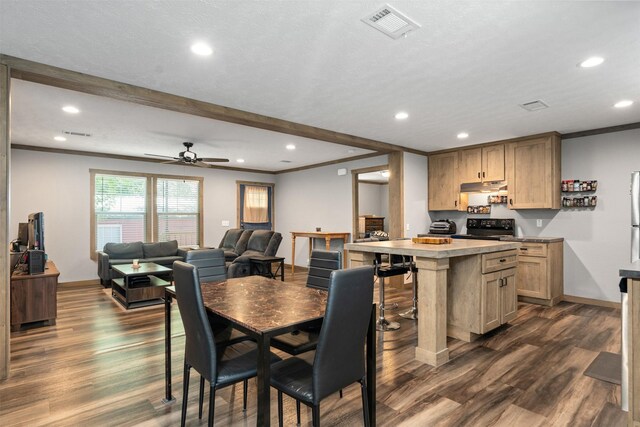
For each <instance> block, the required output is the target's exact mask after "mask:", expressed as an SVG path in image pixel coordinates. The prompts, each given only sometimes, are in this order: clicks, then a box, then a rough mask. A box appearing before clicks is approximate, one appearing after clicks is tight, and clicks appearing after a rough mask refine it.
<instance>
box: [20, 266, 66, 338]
mask: <svg viewBox="0 0 640 427" xmlns="http://www.w3.org/2000/svg"><path fill="white" fill-rule="evenodd" d="M58 276H60V272H59V271H58V269H57V268H56V265H55V264H54V263H53V262H52V261H47V265H46V269H45V271H44V273H42V274H19V273H18V272H17V271H14V272H13V274H12V275H11V330H12V331H17V330H18V329H20V327H21V326H22V325H23V324H25V323H31V322H39V321H43V320H48V321H49V324H50V325H55V324H56V317H57V314H58V300H57V294H56V292H57V290H58Z"/></svg>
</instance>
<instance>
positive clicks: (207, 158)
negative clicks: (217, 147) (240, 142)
mask: <svg viewBox="0 0 640 427" xmlns="http://www.w3.org/2000/svg"><path fill="white" fill-rule="evenodd" d="M198 160H199V161H201V162H209V163H214V162H228V161H229V159H222V158H216V157H205V158H203V159H198Z"/></svg>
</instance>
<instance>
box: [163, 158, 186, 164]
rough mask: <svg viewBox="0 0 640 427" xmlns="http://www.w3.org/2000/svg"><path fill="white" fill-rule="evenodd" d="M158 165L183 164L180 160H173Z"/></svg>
mask: <svg viewBox="0 0 640 427" xmlns="http://www.w3.org/2000/svg"><path fill="white" fill-rule="evenodd" d="M160 163H163V164H171V165H179V164H181V163H184V162H183V161H182V160H178V159H175V160H167V161H166V162H160Z"/></svg>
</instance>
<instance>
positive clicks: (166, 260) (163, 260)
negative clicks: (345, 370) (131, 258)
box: [140, 255, 184, 268]
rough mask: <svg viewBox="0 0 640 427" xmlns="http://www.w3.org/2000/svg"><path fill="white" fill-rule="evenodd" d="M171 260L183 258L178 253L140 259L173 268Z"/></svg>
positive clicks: (182, 259) (181, 259)
mask: <svg viewBox="0 0 640 427" xmlns="http://www.w3.org/2000/svg"><path fill="white" fill-rule="evenodd" d="M173 261H184V258H183V257H181V256H179V255H174V256H161V257H152V258H144V259H141V260H140V262H155V263H156V264H160V265H164V266H165V267H170V268H173Z"/></svg>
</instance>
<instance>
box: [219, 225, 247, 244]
mask: <svg viewBox="0 0 640 427" xmlns="http://www.w3.org/2000/svg"><path fill="white" fill-rule="evenodd" d="M243 232H244V230H242V229H240V228H232V229H230V230H227V232H226V233H225V234H224V237H223V238H222V241H221V242H220V248H221V249H235V247H236V243H238V240H239V239H240V236H242V233H243Z"/></svg>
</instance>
